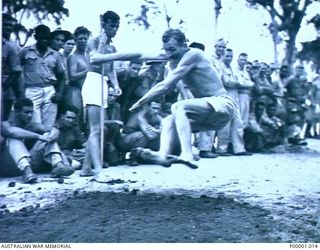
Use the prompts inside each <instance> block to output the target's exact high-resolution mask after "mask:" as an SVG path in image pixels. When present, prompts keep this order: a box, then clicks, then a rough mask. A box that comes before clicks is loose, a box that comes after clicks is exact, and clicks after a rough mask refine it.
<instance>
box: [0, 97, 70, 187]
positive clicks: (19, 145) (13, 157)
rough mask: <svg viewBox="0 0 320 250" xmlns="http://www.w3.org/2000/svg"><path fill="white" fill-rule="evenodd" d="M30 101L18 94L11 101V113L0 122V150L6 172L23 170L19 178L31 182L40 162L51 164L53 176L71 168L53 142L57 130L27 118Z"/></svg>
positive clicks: (30, 112)
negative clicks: (1, 142)
mask: <svg viewBox="0 0 320 250" xmlns="http://www.w3.org/2000/svg"><path fill="white" fill-rule="evenodd" d="M32 115H33V102H32V101H31V100H30V99H28V98H22V99H19V100H17V101H16V103H15V104H14V116H13V117H12V118H11V119H9V120H8V121H4V122H2V123H1V135H2V136H3V137H4V138H5V146H4V148H3V150H2V151H1V164H2V166H1V168H0V170H3V172H6V171H7V174H12V173H14V172H17V168H18V169H19V170H21V171H22V172H23V176H22V181H23V182H25V183H33V182H35V181H36V180H37V176H36V175H35V174H34V173H33V170H40V169H41V167H42V166H43V163H44V162H47V163H49V164H50V165H51V167H52V171H51V174H52V176H53V177H61V176H69V175H71V174H73V173H74V169H73V168H71V167H70V166H69V165H68V162H67V161H66V160H65V157H64V155H63V153H62V152H61V150H60V147H59V146H58V144H57V143H56V140H57V138H58V136H59V130H58V129H57V128H55V127H53V128H52V129H51V130H50V131H48V130H46V129H45V126H44V125H43V124H39V123H34V122H31V119H32Z"/></svg>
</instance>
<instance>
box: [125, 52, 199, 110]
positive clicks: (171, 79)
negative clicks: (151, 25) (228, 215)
mask: <svg viewBox="0 0 320 250" xmlns="http://www.w3.org/2000/svg"><path fill="white" fill-rule="evenodd" d="M198 61H199V57H198V56H197V54H194V53H192V54H191V55H185V56H184V58H182V59H181V61H180V63H179V64H178V65H177V68H176V69H174V70H173V71H170V72H169V74H168V76H167V78H166V79H164V80H163V81H161V82H159V83H158V84H156V85H155V86H154V87H152V88H151V89H150V90H149V91H148V92H147V93H146V94H145V95H144V96H143V97H142V98H141V99H140V100H138V101H137V102H136V103H135V104H133V106H132V107H131V108H130V111H132V110H135V109H137V108H139V107H141V106H143V105H144V104H145V103H147V102H150V101H151V100H153V99H155V98H157V97H159V96H161V95H163V94H165V93H166V92H168V91H169V90H170V89H171V88H173V87H174V86H175V85H176V84H177V82H178V81H179V80H181V79H182V78H183V77H184V76H185V75H186V74H187V73H189V72H190V70H191V69H193V67H194V66H195V65H196V63H197V62H198Z"/></svg>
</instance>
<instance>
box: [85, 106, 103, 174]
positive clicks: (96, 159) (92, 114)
mask: <svg viewBox="0 0 320 250" xmlns="http://www.w3.org/2000/svg"><path fill="white" fill-rule="evenodd" d="M100 108H101V107H99V106H95V105H89V106H88V107H87V111H88V120H89V124H90V134H89V138H88V142H87V144H88V147H87V149H89V150H88V151H86V154H89V157H90V158H89V159H90V160H91V163H92V165H93V168H94V171H95V174H96V175H97V174H99V173H100V172H101V169H102V163H101V159H100V150H101V149H100V133H101V132H100V131H101V129H100Z"/></svg>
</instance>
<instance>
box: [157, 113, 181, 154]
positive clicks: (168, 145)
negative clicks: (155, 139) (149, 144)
mask: <svg viewBox="0 0 320 250" xmlns="http://www.w3.org/2000/svg"><path fill="white" fill-rule="evenodd" d="M175 138H177V132H176V127H175V124H174V117H173V116H172V115H169V116H167V117H166V118H164V119H163V120H162V130H161V134H160V149H159V152H158V153H159V156H160V157H161V158H162V159H166V158H167V155H168V154H170V153H171V151H172V145H173V144H174V140H175Z"/></svg>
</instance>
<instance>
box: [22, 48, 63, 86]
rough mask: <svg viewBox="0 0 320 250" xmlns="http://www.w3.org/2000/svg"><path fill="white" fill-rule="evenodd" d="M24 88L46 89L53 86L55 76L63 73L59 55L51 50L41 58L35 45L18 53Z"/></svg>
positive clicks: (55, 79)
mask: <svg viewBox="0 0 320 250" xmlns="http://www.w3.org/2000/svg"><path fill="white" fill-rule="evenodd" d="M19 57H20V62H21V66H22V67H23V73H24V74H23V76H24V83H25V86H26V87H46V86H51V85H54V84H55V82H56V81H57V77H56V75H57V74H62V73H64V72H65V67H64V64H63V61H62V58H61V55H60V54H59V53H58V52H57V51H54V50H53V49H51V48H48V50H47V52H46V53H45V54H44V56H43V57H41V56H40V55H39V53H38V51H37V49H36V46H35V45H32V46H29V47H25V48H23V49H22V50H21V51H20V53H19Z"/></svg>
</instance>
